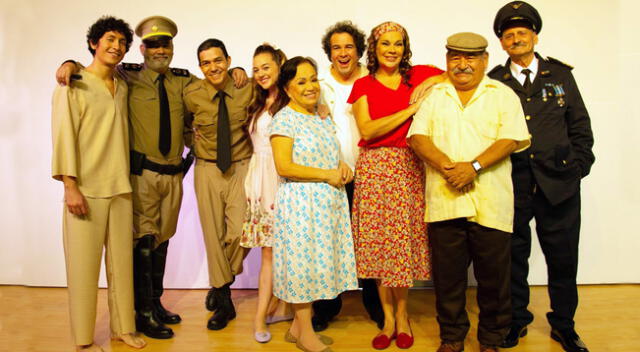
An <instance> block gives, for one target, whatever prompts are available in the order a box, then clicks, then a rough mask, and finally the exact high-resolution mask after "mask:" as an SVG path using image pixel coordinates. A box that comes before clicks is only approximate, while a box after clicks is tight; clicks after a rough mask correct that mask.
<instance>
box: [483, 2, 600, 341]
mask: <svg viewBox="0 0 640 352" xmlns="http://www.w3.org/2000/svg"><path fill="white" fill-rule="evenodd" d="M493 28H494V32H495V33H496V35H497V36H498V38H500V42H501V44H502V48H503V49H504V50H505V51H506V52H507V54H509V59H508V60H507V62H506V64H505V65H504V66H497V67H496V68H494V69H493V70H492V71H491V72H490V73H489V76H490V77H492V78H494V79H497V80H500V81H501V82H503V83H504V84H506V85H508V86H509V87H511V88H512V89H513V90H514V91H515V92H516V94H517V95H518V96H519V97H520V101H521V103H522V107H523V110H524V112H525V119H526V121H527V126H528V127H529V131H530V133H531V135H532V138H531V148H529V152H528V153H521V154H514V155H512V157H511V159H512V163H513V173H512V176H513V185H514V193H515V217H514V228H513V236H512V242H511V263H512V264H511V265H512V266H511V301H512V308H513V313H512V314H513V320H512V325H511V330H510V332H509V334H508V335H507V337H506V339H505V341H504V342H503V344H502V347H513V346H515V345H517V344H518V338H520V337H523V336H525V335H526V334H527V325H528V324H529V323H531V322H532V321H533V314H532V313H531V312H529V311H528V310H527V305H528V304H529V285H528V283H527V276H528V274H529V264H528V258H529V255H530V252H531V229H530V227H529V223H530V221H531V219H532V218H535V220H536V232H537V234H538V240H539V241H540V246H541V247H542V252H543V253H544V256H545V259H546V262H547V270H548V279H549V296H550V299H551V310H552V311H551V312H549V313H547V320H548V321H549V324H550V325H551V328H552V330H551V337H552V338H553V339H554V340H556V341H559V342H560V343H561V344H562V346H563V348H564V349H565V350H566V351H587V348H586V346H585V345H584V343H583V342H582V340H581V339H580V337H579V336H578V334H577V333H576V332H575V329H574V325H575V324H574V320H573V317H574V314H575V311H576V308H577V306H578V290H577V287H576V275H577V272H578V240H579V233H580V180H581V179H582V178H583V177H585V176H587V175H588V174H589V170H590V169H591V165H592V164H593V162H594V160H595V157H594V155H593V152H592V150H591V148H592V146H593V134H592V132H591V123H590V120H589V114H588V113H587V109H586V108H585V106H584V103H583V101H582V97H581V96H580V91H579V90H578V86H577V85H576V82H575V80H574V78H573V76H572V74H571V69H572V67H571V66H568V65H566V64H564V63H562V62H560V61H558V60H556V59H552V58H545V57H543V56H541V55H539V54H538V53H536V52H534V46H535V45H536V44H537V43H538V35H537V34H538V33H539V32H540V29H541V28H542V19H541V18H540V15H539V14H538V11H536V9H535V8H533V7H532V6H531V5H529V4H527V3H526V2H522V1H513V2H510V3H508V4H507V5H505V6H504V7H502V8H501V9H500V11H498V14H497V15H496V18H495V21H494V27H493Z"/></svg>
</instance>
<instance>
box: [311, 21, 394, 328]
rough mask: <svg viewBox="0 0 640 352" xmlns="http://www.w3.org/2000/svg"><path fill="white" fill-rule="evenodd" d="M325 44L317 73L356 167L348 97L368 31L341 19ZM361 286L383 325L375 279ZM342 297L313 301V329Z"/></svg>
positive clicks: (324, 323)
mask: <svg viewBox="0 0 640 352" xmlns="http://www.w3.org/2000/svg"><path fill="white" fill-rule="evenodd" d="M322 48H323V49H324V52H325V53H326V54H327V57H328V58H329V60H330V61H331V65H330V66H329V67H328V69H327V70H321V71H320V72H319V74H318V78H319V79H320V85H321V87H322V89H321V91H322V97H321V103H322V104H325V105H326V106H327V107H328V108H329V112H330V114H331V118H332V119H333V121H334V122H335V124H336V130H337V135H338V140H339V141H340V152H341V154H342V159H343V161H344V162H345V163H347V165H349V166H350V167H351V169H352V170H354V171H355V168H356V160H357V159H358V152H359V149H358V142H359V141H360V133H359V132H358V127H357V126H356V122H355V119H354V117H353V111H352V110H351V104H348V103H347V98H348V97H349V94H351V88H352V87H353V83H354V82H355V81H356V80H357V79H358V78H360V77H363V76H365V75H367V74H368V73H369V71H367V68H366V67H365V66H363V65H361V64H360V62H359V60H360V58H361V57H362V54H363V53H364V51H365V48H366V44H365V34H364V32H363V31H362V30H360V29H359V28H358V27H356V26H355V25H354V24H353V23H351V21H342V22H338V23H336V24H334V25H333V26H331V27H329V28H328V29H327V31H326V33H325V34H324V36H323V37H322ZM345 188H346V190H347V196H348V198H349V206H351V203H352V201H353V182H350V183H348V184H346V185H345ZM360 282H361V286H362V302H363V304H364V306H365V308H366V310H367V312H368V313H369V316H370V317H371V320H373V321H375V322H376V323H377V324H378V326H379V327H380V328H382V324H383V323H384V314H383V312H382V306H381V305H380V298H379V297H378V289H377V287H376V283H375V279H363V280H360ZM341 307H342V299H341V298H340V296H338V297H336V298H335V299H332V300H322V301H316V302H314V303H313V310H314V316H313V319H312V322H313V329H314V330H316V331H322V330H325V329H326V328H327V327H328V326H329V321H330V320H331V319H333V317H335V316H336V315H338V313H339V312H340V308H341Z"/></svg>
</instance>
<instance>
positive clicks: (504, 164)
mask: <svg viewBox="0 0 640 352" xmlns="http://www.w3.org/2000/svg"><path fill="white" fill-rule="evenodd" d="M414 134H419V135H425V136H428V137H430V138H431V140H432V142H433V143H434V145H435V146H436V147H437V148H438V149H440V150H441V151H442V152H443V153H445V154H446V155H447V156H448V157H449V158H450V159H451V160H452V161H454V162H465V161H472V160H474V159H475V158H476V157H477V156H478V155H480V154H481V153H482V152H484V151H485V150H486V149H487V148H488V147H489V146H491V145H492V144H493V143H494V142H496V141H497V140H499V139H511V140H515V141H517V142H518V146H517V150H516V152H519V151H522V150H524V149H526V148H527V147H529V145H530V144H531V142H530V136H529V132H528V130H527V124H526V121H525V119H524V113H523V112H522V106H521V105H520V100H519V99H518V97H517V96H516V94H515V93H514V92H513V90H511V88H509V87H507V86H505V85H504V84H502V83H500V82H498V81H496V80H493V79H490V78H489V77H486V76H485V77H484V79H483V80H482V82H480V85H479V86H478V87H477V88H476V91H475V93H474V95H473V97H472V98H471V100H469V102H468V103H467V105H466V106H462V103H461V102H460V99H459V98H458V94H457V92H456V89H455V87H454V86H453V85H452V84H451V83H450V82H448V81H447V82H444V83H441V84H438V85H436V86H435V87H434V88H433V91H432V92H431V94H430V95H429V97H428V98H427V99H426V100H425V101H424V103H423V104H422V106H421V107H420V109H419V110H418V112H417V113H416V115H415V116H414V118H413V124H412V125H411V128H410V129H409V133H408V135H407V137H410V136H412V135H414ZM473 182H474V186H475V187H474V189H473V190H471V191H469V192H467V193H460V192H458V191H457V190H456V189H455V188H453V187H452V186H450V185H449V184H448V183H447V180H446V179H445V178H444V177H443V176H442V175H441V174H440V173H439V172H438V171H436V170H435V169H433V168H432V167H429V166H427V168H426V185H425V194H426V197H425V200H426V208H427V209H426V211H425V221H426V222H436V221H444V220H451V219H456V218H467V220H469V221H473V222H475V223H478V224H480V225H482V226H486V227H490V228H493V229H497V230H501V231H504V232H513V185H512V182H511V160H510V158H508V157H507V158H504V159H503V160H501V161H500V162H498V163H497V164H495V165H493V166H491V167H489V168H487V169H484V170H482V171H480V174H479V175H478V176H477V177H476V178H475V180H474V181H473Z"/></svg>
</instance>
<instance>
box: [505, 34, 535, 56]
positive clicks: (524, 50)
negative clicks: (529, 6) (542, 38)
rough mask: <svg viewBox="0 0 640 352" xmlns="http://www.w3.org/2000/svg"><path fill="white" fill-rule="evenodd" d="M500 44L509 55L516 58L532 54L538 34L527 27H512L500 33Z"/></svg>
mask: <svg viewBox="0 0 640 352" xmlns="http://www.w3.org/2000/svg"><path fill="white" fill-rule="evenodd" d="M500 44H501V45H502V49H504V50H505V51H506V52H507V54H509V57H511V58H512V59H516V60H517V59H520V58H522V57H527V56H533V52H534V47H535V45H536V44H538V35H537V34H536V33H535V32H534V31H532V30H531V29H529V28H527V27H513V28H509V29H506V30H505V31H504V32H503V33H502V37H500Z"/></svg>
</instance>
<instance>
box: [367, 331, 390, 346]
mask: <svg viewBox="0 0 640 352" xmlns="http://www.w3.org/2000/svg"><path fill="white" fill-rule="evenodd" d="M395 338H396V332H395V331H394V332H393V335H391V337H388V336H387V335H385V334H380V335H378V336H376V337H374V338H373V341H371V346H373V348H375V349H376V350H384V349H385V348H387V347H389V346H390V345H391V341H393V340H394V339H395Z"/></svg>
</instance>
